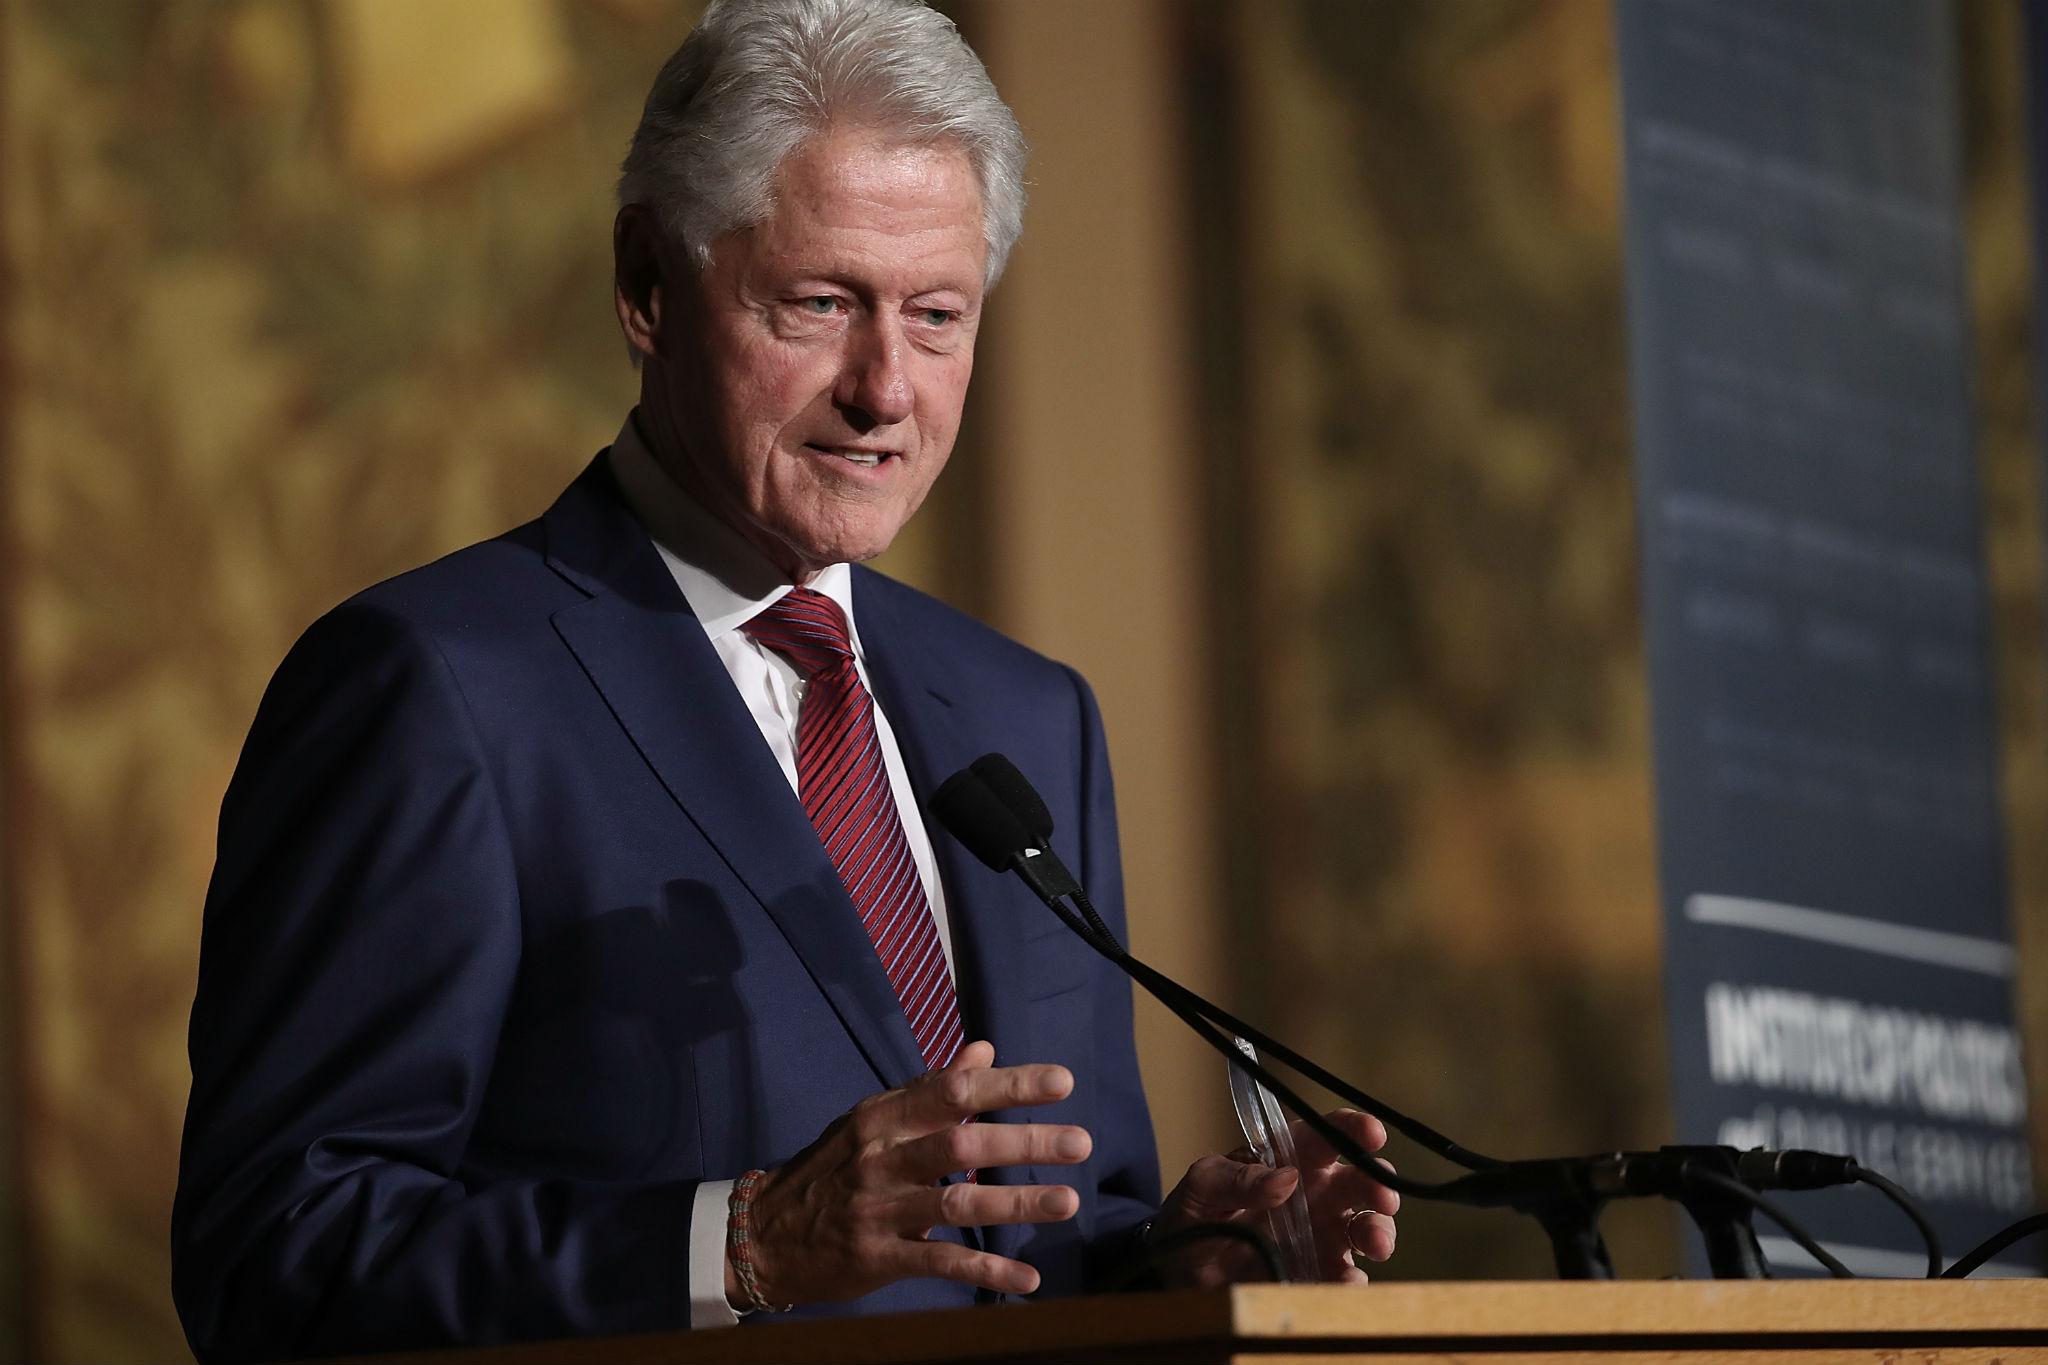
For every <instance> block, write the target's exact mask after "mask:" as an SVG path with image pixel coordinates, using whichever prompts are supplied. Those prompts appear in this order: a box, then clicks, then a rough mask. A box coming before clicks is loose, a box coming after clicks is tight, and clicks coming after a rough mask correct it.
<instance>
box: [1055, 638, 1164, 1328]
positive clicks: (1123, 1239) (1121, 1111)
mask: <svg viewBox="0 0 2048 1365" xmlns="http://www.w3.org/2000/svg"><path fill="white" fill-rule="evenodd" d="M1068 676H1069V677H1070V678H1071V679H1072V680H1073V684H1074V690H1075V693H1076V695H1077V698H1078V701H1079V706H1080V713H1081V760H1082V767H1081V801H1082V824H1083V831H1084V839H1083V842H1082V845H1081V867H1080V877H1081V883H1082V885H1084V886H1086V887H1087V888H1088V895H1089V898H1090V899H1091V900H1092V901H1093V902H1094V903H1095V908H1096V909H1097V910H1098V911H1100V912H1101V914H1102V917H1103V919H1104V920H1105V921H1107V922H1108V924H1109V927H1110V928H1111V929H1112V930H1114V931H1115V932H1116V935H1117V937H1118V938H1120V939H1123V940H1124V941H1126V942H1128V941H1129V938H1130V932H1129V927H1128V924H1127V920H1126V916H1125V913H1124V873H1123V857H1122V854H1121V853H1120V852H1119V851H1118V844H1117V829H1116V793H1115V791H1114V789H1113V787H1112V785H1111V782H1110V775H1109V746H1108V742H1107V740H1106V739H1105V738H1104V735H1103V729H1102V713H1101V711H1100V709H1099V708H1097V706H1096V704H1095V694H1094V693H1093V692H1092V691H1091V690H1090V689H1089V687H1088V684H1087V682H1086V681H1085V680H1083V679H1082V677H1081V675H1080V674H1078V673H1075V672H1074V671H1073V670H1072V669H1069V670H1068ZM1106 980H1107V981H1108V984H1107V985H1106V986H1105V995H1104V999H1103V1001H1102V1005H1101V1015H1100V1018H1101V1027H1100V1028H1098V1029H1097V1030H1096V1033H1095V1049H1096V1051H1095V1074H1096V1075H1097V1076H1099V1077H1101V1078H1102V1081H1101V1082H1100V1083H1099V1084H1100V1086H1101V1091H1102V1094H1103V1097H1104V1099H1103V1104H1104V1109H1103V1111H1102V1115H1103V1117H1102V1119H1101V1121H1100V1123H1099V1129H1098V1131H1097V1133H1096V1137H1097V1139H1098V1141H1099V1143H1100V1147H1099V1149H1098V1151H1097V1154H1096V1158H1095V1159H1096V1161H1097V1162H1099V1163H1100V1169H1101V1175H1100V1177H1099V1178H1098V1180H1097V1182H1096V1200H1097V1204H1096V1220H1095V1236H1094V1240H1093V1243H1092V1244H1091V1246H1090V1248H1089V1254H1088V1263H1087V1276H1088V1282H1089V1285H1088V1287H1089V1288H1101V1287H1104V1286H1105V1285H1106V1284H1108V1283H1110V1282H1111V1281H1113V1280H1115V1279H1117V1278H1119V1277H1120V1276H1121V1275H1122V1272H1123V1271H1124V1270H1125V1269H1126V1268H1127V1267H1128V1265H1129V1262H1130V1258H1131V1256H1132V1255H1133V1254H1134V1253H1135V1251H1136V1249H1137V1248H1136V1237H1137V1233H1138V1230H1139V1227H1140V1225H1141V1224H1143V1223H1144V1221H1145V1220H1146V1219H1148V1218H1150V1217H1152V1215H1153V1214H1155V1213H1157V1212H1158V1211H1159V1154H1158V1149H1157V1147H1156V1146H1155V1144H1154V1142H1153V1136H1152V1116H1151V1112H1150V1110H1149V1109H1148V1108H1147V1106H1146V1104H1145V1087H1144V1082H1143V1081H1142V1080H1141V1079H1140V1077H1139V1074H1138V1047H1137V1039H1136V1036H1135V1034H1134V1032H1133V1029H1134V1021H1133V1019H1132V1013H1131V985H1130V982H1128V981H1127V980H1125V979H1124V978H1123V977H1122V976H1108V977H1106Z"/></svg>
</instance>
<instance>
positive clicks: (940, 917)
mask: <svg viewBox="0 0 2048 1365" xmlns="http://www.w3.org/2000/svg"><path fill="white" fill-rule="evenodd" d="M637 421H638V414H637V413H635V414H634V415H632V416H629V417H627V419H626V424H625V426H624V427H622V428H620V430H619V437H618V440H616V441H614V442H613V443H612V449H611V465H612V472H613V474H614V475H615V476H616V477H617V479H618V481H619V487H620V489H621V490H622V491H623V492H624V494H625V497H626V502H627V504H628V505H629V506H630V507H631V508H632V509H633V514H634V515H635V516H636V517H638V518H639V519H640V524H641V525H642V526H644V527H646V528H647V532H648V534H649V535H650V536H651V537H653V540H654V547H655V549H657V550H659V551H660V552H661V558H662V562H663V563H665V564H667V565H668V570H669V572H670V573H671V574H673V575H674V576H675V580H676V586H677V587H679V588H681V589H682V591H683V597H684V599H685V600H687V601H688V602H689V604H690V610H691V611H692V612H693V613H695V614H696V617H697V621H698V623H699V624H700V625H702V626H703V627H704V634H705V635H706V636H707V637H709V639H710V641H711V648H712V649H713V650H715V651H717V654H718V661H719V662H720V663H722V664H724V665H725V671H726V672H727V673H729V674H730V675H732V681H733V686H734V687H736V688H738V689H739V694H740V699H741V700H742V701H744V702H745V703H746V705H747V711H748V712H749V714H751V715H752V716H753V718H754V724H755V725H757V726H759V727H760V730H761V738H762V739H764V740H766V741H767V744H768V750H769V752H770V753H772V754H774V755H775V761H776V763H777V764H779V765H780V766H781V768H782V775H783V776H784V777H786V778H788V779H789V785H790V787H791V788H792V789H795V788H796V786H797V773H796V721H797V709H798V707H799V706H801V705H802V702H803V694H804V681H803V679H802V677H800V676H799V675H798V673H797V671H796V669H795V668H794V667H793V666H792V665H791V664H790V662H789V660H787V659H785V658H783V657H782V656H781V655H780V654H778V653H776V652H775V651H774V650H772V649H769V648H767V647H765V646H763V645H760V644H757V643H755V641H754V639H753V638H752V637H751V636H749V635H748V634H747V633H746V632H745V631H743V630H741V629H740V627H741V626H742V625H744V624H746V623H747V622H748V621H751V620H752V619H753V618H754V617H756V616H758V615H759V614H760V613H761V612H763V611H765V610H767V609H768V607H769V606H771V605H772V604H773V603H774V602H776V601H777V600H778V599H779V598H781V597H782V596H783V594H785V593H787V592H788V591H789V590H790V587H791V586H792V585H791V584H790V582H789V580H788V579H787V578H786V577H784V575H783V574H782V572H781V571H780V570H779V569H777V568H775V566H774V565H772V564H770V563H769V562H768V560H767V558H766V557H765V556H764V555H762V554H761V552H760V551H758V550H756V549H755V548H754V547H753V546H751V545H749V544H748V543H747V542H746V541H745V540H744V539H743V538H742V537H741V536H740V535H739V534H738V533H737V532H736V531H734V530H733V529H732V528H731V527H729V526H727V525H726V524H725V523H724V522H721V521H719V520H718V519H717V518H716V517H714V516H712V515H711V514H710V513H709V512H707V511H705V510H704V509H703V508H702V507H700V506H698V505H697V503H696V502H695V501H693V500H692V499H691V498H690V497H689V496H688V495H687V494H685V493H684V492H683V490H682V489H681V488H680V487H678V486H677V485H676V482H675V480H673V479H671V478H670V477H669V476H668V474H667V472H666V471H665V470H663V469H662V467H661V465H660V464H659V463H658V462H657V461H656V460H655V458H654V456H653V455H652V454H651V453H650V452H649V451H648V449H647V446H646V444H645V443H644V442H643V441H642V440H641V439H640V433H639V430H638V426H637ZM804 586H805V587H808V588H810V589H812V590H813V591H816V592H821V593H824V594H825V595H826V596H827V597H829V598H831V599H832V600H833V601H835V602H837V603H838V604H839V609H840V610H841V611H843V612H845V613H846V623H847V629H848V631H849V632H850V634H851V635H852V640H853V662H854V667H855V668H856V669H857V670H858V671H859V673H860V680H861V685H862V686H863V687H868V688H869V695H870V696H872V695H873V687H872V685H871V684H870V683H869V681H868V668H867V658H866V655H865V653H864V651H863V650H862V649H861V643H860V627H859V626H858V625H857V624H856V623H855V618H854V611H853V573H852V570H850V569H849V568H848V567H847V566H846V565H844V564H834V565H832V566H831V567H830V568H827V569H823V570H821V571H820V572H819V573H818V574H817V575H816V576H815V577H814V578H812V579H811V581H810V582H809V583H807V584H805V585H804ZM680 704H682V703H681V701H680V699H679V700H678V705H680ZM874 710H875V737H876V738H877V739H878V740H879V741H880V742H881V746H882V765H883V767H884V768H886V769H887V770H888V773H889V790H890V794H891V795H892V796H894V797H895V799H896V814H897V816H898V817H899V818H900V819H901V821H902V823H903V837H904V839H905V840H906V841H907V842H908V843H909V845H910V857H911V860H912V861H913V862H915V863H916V864H917V873H918V877H919V879H920V880H922V881H923V883H924V895H925V900H926V901H927V902H929V903H930V905H931V910H932V919H933V921H934V923H935V925H936V927H937V929H938V934H939V947H940V949H941V950H942V951H943V952H944V953H945V955H946V967H947V970H949V971H951V970H953V938H952V934H951V932H950V928H949V925H948V922H947V919H946V892H945V888H944V887H943V886H941V885H940V884H939V872H938V864H937V863H936V862H935V861H934V859H933V857H932V841H931V835H930V833H929V832H928V831H927V830H926V829H925V827H924V820H923V818H922V817H920V815H919V814H918V807H917V796H916V794H915V793H914V792H913V791H912V790H911V787H910V777H909V774H908V773H907V771H906V770H905V769H904V766H903V754H902V752H901V750H899V749H898V748H897V745H896V735H895V732H894V731H892V730H891V729H890V728H889V718H888V717H887V716H886V715H884V714H883V712H882V706H881V703H880V702H879V701H877V702H876V703H875V708H874ZM732 1185H733V1182H732V1181H731V1180H706V1181H704V1182H702V1183H701V1184H699V1185H698V1186H697V1197H696V1202H695V1204H694V1205H693V1206H692V1208H691V1211H690V1251H689V1292H690V1326H691V1327H693V1328H697V1327H729V1326H732V1325H733V1324H735V1323H737V1322H738V1321H739V1314H738V1313H736V1312H734V1311H733V1308H732V1305H731V1304H730V1303H729V1302H727V1300H726V1297H725V1242H726V1235H727V1232H728V1231H729V1229H728V1227H727V1212H726V1206H727V1203H728V1201H729V1200H730V1199H731V1196H732Z"/></svg>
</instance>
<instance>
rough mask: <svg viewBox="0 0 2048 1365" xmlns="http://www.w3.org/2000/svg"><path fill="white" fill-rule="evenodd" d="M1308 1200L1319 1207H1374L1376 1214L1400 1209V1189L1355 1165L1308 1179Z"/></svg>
mask: <svg viewBox="0 0 2048 1365" xmlns="http://www.w3.org/2000/svg"><path fill="white" fill-rule="evenodd" d="M1308 1197H1309V1202H1310V1203H1311V1204H1312V1205H1315V1206H1316V1207H1319V1208H1339V1209H1371V1210H1372V1211H1373V1212H1375V1213H1385V1214H1396V1213H1399V1212H1400V1211H1401V1196H1400V1194H1399V1192H1397V1191H1395V1190H1390V1189H1388V1188H1387V1187H1386V1186H1385V1185H1382V1184H1380V1182H1379V1181H1377V1180H1375V1179H1373V1177H1372V1174H1371V1173H1370V1172H1368V1171H1363V1170H1360V1169H1359V1168H1358V1167H1356V1166H1337V1167H1334V1168H1332V1169H1330V1170H1326V1171H1319V1172H1315V1173H1313V1174H1311V1175H1310V1176H1309V1178H1308Z"/></svg>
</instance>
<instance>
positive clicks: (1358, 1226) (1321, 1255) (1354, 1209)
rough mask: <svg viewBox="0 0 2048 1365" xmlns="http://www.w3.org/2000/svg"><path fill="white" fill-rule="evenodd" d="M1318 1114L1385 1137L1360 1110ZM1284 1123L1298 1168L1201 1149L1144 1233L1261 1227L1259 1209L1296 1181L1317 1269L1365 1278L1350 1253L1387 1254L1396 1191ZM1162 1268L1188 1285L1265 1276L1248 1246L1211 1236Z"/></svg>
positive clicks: (1306, 1131) (1369, 1140) (1307, 1131)
mask: <svg viewBox="0 0 2048 1365" xmlns="http://www.w3.org/2000/svg"><path fill="white" fill-rule="evenodd" d="M1325 1117H1327V1118H1328V1119H1329V1120H1330V1122H1331V1123H1333V1124H1335V1125H1336V1126H1337V1127H1338V1128H1340V1129H1342V1130H1343V1131H1344V1132H1345V1133H1347V1134H1349V1135H1350V1136H1351V1138H1352V1139H1353V1140H1355V1141H1356V1142H1357V1143H1358V1145H1359V1146H1360V1147H1363V1148H1364V1149H1365V1150H1366V1151H1368V1152H1376V1151H1378V1150H1379V1149H1380V1148H1381V1147H1382V1146H1384V1145H1385V1143H1386V1140H1387V1130H1386V1127H1385V1126H1384V1125H1383V1124H1381V1122H1380V1121H1379V1120H1378V1119H1376V1118H1374V1117H1373V1116H1372V1115H1370V1114H1365V1113H1361V1112H1359V1111H1358V1110H1356V1109H1337V1110H1333V1111H1331V1112H1330V1113H1329V1114H1327V1115H1326V1116H1325ZM1290 1127H1291V1131H1292V1133H1293V1136H1294V1153H1295V1156H1296V1158H1297V1159H1298V1161H1299V1163H1300V1165H1299V1169H1296V1168H1294V1167H1282V1168H1280V1169H1278V1170H1276V1169H1274V1168H1273V1167H1271V1166H1265V1165H1261V1164H1259V1163H1258V1162H1257V1161H1255V1160H1253V1159H1252V1158H1251V1156H1250V1155H1249V1154H1248V1153H1247V1152H1244V1151H1242V1150H1240V1151H1237V1152H1233V1153H1231V1154H1230V1155H1229V1156H1205V1157H1203V1158H1202V1159H1201V1160H1200V1161H1197V1162H1196V1163H1195V1164H1194V1165H1192V1166H1190V1167H1188V1173H1187V1174H1186V1175H1185V1176H1183V1177H1182V1178H1181V1182H1180V1184H1178V1185H1176V1186H1174V1188H1173V1193H1171V1194H1169V1195H1167V1196H1166V1202H1165V1204H1163V1205H1162V1206H1161V1207H1160V1210H1159V1217H1158V1218H1157V1219H1156V1220H1155V1221H1154V1222H1153V1225H1152V1235H1153V1237H1154V1238H1158V1237H1163V1236H1166V1235H1169V1234H1171V1233H1173V1232H1176V1231H1179V1230H1180V1229H1183V1228H1188V1227H1192V1226H1194V1225H1195V1224H1197V1223H1242V1224H1245V1225H1247V1226H1248V1227H1249V1228H1250V1229H1251V1230H1252V1231H1254V1232H1256V1233H1258V1234H1259V1235H1260V1236H1262V1237H1263V1236H1265V1235H1266V1226H1265V1217H1264V1215H1265V1213H1266V1211H1267V1210H1269V1209H1274V1208H1278V1207H1279V1206H1280V1205H1282V1204H1284V1203H1286V1202H1287V1200H1288V1199H1289V1198H1291V1197H1292V1196H1293V1194H1294V1189H1295V1186H1296V1185H1297V1184H1299V1183H1301V1182H1303V1181H1306V1182H1307V1187H1308V1214H1309V1223H1310V1225H1311V1226H1312V1227H1313V1228H1314V1229H1315V1242H1316V1258H1317V1261H1318V1262H1319V1264H1318V1266H1317V1273H1318V1275H1319V1277H1320V1278H1321V1279H1323V1280H1325V1281H1328V1282H1330V1283H1336V1284H1363V1283H1365V1280H1366V1274H1365V1271H1364V1270H1363V1269H1361V1268H1360V1267H1359V1266H1358V1265H1357V1263H1356V1259H1355V1258H1354V1253H1356V1257H1357V1258H1362V1259H1364V1260H1368V1261H1384V1260H1386V1259H1387V1258H1388V1257H1389V1256H1392V1255H1393V1254H1394V1214H1395V1213H1397V1212H1398V1211H1399V1210H1400V1207H1401V1196H1400V1195H1398V1194H1396V1193H1395V1192H1394V1191H1392V1190H1390V1189H1388V1188H1387V1187H1386V1186H1384V1185H1382V1184H1380V1182H1379V1181H1378V1180H1375V1179H1374V1178H1373V1173H1372V1172H1370V1171H1365V1170H1361V1169H1360V1168H1358V1167H1356V1166H1353V1165H1351V1164H1349V1163H1348V1162H1345V1161H1342V1160H1340V1159H1339V1158H1338V1156H1337V1153H1336V1152H1335V1151H1334V1150H1332V1149H1331V1147H1330V1144H1329V1143H1327V1142H1325V1141H1324V1140H1323V1139H1322V1138H1321V1137H1319V1136H1318V1135H1317V1134H1316V1133H1315V1131H1314V1130H1313V1129H1311V1128H1309V1126H1308V1125H1307V1124H1305V1123H1303V1122H1302V1121H1301V1120H1300V1119H1296V1120H1295V1121H1294V1122H1293V1124H1292V1125H1290ZM1388 1169H1389V1170H1391V1169H1392V1167H1391V1166H1389V1167H1388ZM1165 1271H1166V1277H1167V1279H1168V1281H1169V1282H1170V1283H1171V1284H1174V1285H1179V1286H1187V1287H1193V1288H1210V1287H1214V1286H1216V1285H1223V1284H1231V1283H1234V1282H1236V1281H1239V1280H1251V1279H1263V1278H1265V1277H1266V1270H1265V1268H1264V1265H1263V1263H1262V1262H1261V1261H1260V1259H1259V1257H1258V1255H1257V1254H1256V1253H1254V1252H1253V1250H1252V1249H1251V1248H1250V1247H1248V1246H1246V1245H1244V1244H1243V1243H1242V1242H1239V1241H1236V1240H1235V1239H1229V1238H1221V1237H1219V1238H1213V1239H1204V1240H1202V1241H1198V1242H1194V1243H1192V1244H1190V1245H1188V1246H1185V1247H1182V1248H1181V1249H1180V1250H1178V1251H1177V1252H1175V1253H1174V1254H1173V1255H1172V1256H1170V1257H1168V1258H1167V1260H1166V1263H1165Z"/></svg>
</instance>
